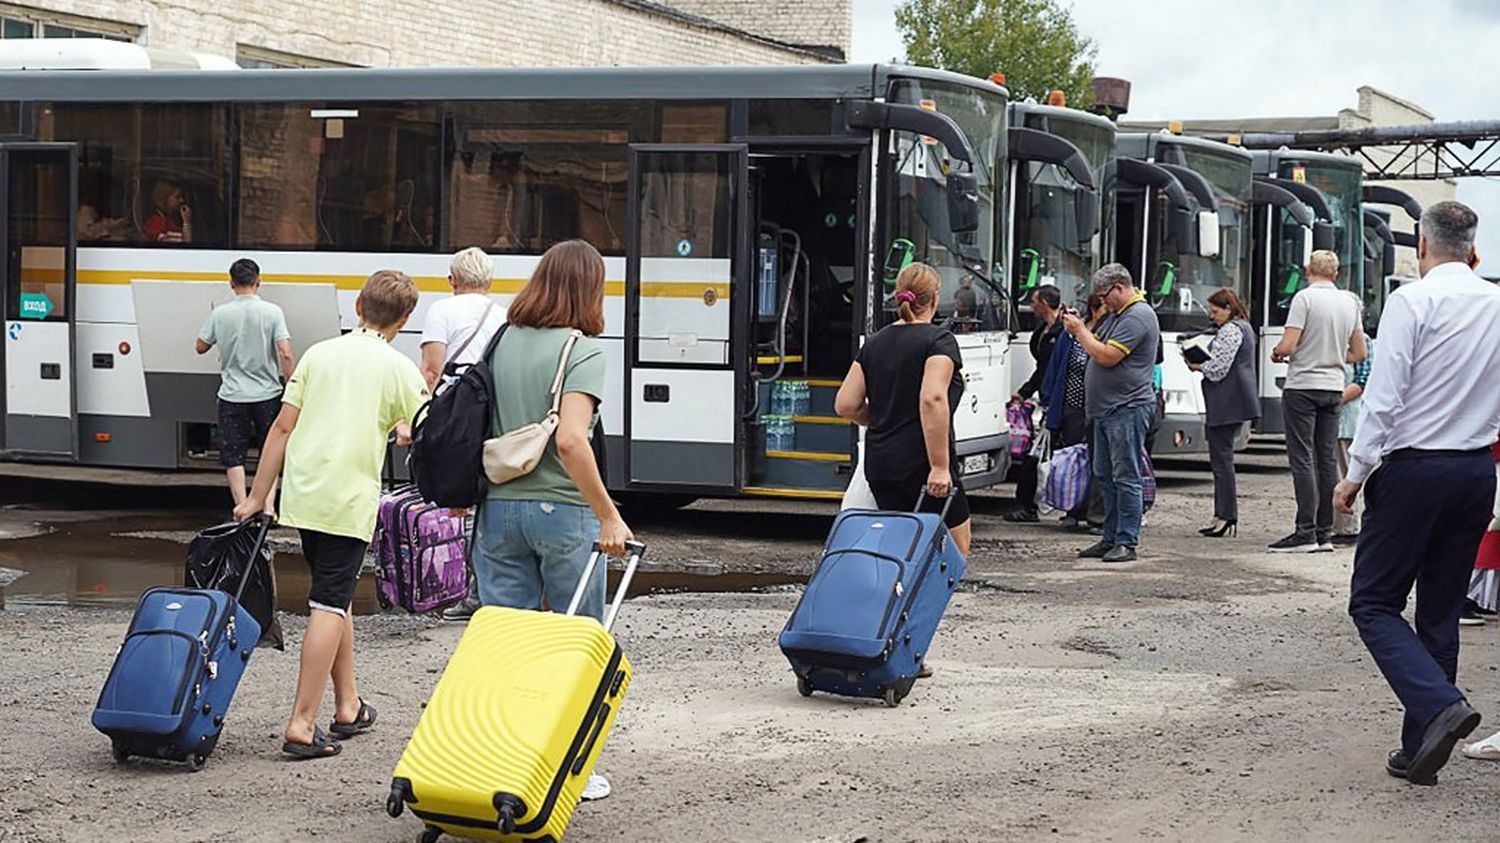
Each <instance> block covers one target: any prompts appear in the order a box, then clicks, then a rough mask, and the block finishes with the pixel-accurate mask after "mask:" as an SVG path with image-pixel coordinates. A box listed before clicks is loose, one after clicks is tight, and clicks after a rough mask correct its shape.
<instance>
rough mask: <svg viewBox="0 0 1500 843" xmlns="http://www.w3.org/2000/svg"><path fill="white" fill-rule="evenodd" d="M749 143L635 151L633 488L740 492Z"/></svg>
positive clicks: (629, 271)
mask: <svg viewBox="0 0 1500 843" xmlns="http://www.w3.org/2000/svg"><path fill="white" fill-rule="evenodd" d="M747 166H748V148H747V147H746V146H745V145H743V144H703V145H680V144H636V145H632V146H631V148H630V206H629V207H630V220H629V226H630V230H629V234H628V237H627V241H626V264H625V301H626V316H627V318H626V335H625V344H626V354H625V359H626V362H627V369H628V371H627V372H626V373H625V374H626V379H625V394H626V396H627V399H626V402H627V406H626V409H627V413H626V420H625V426H626V429H625V435H626V437H627V441H628V443H629V444H628V449H627V452H626V470H627V474H628V476H629V478H630V483H631V484H632V485H637V486H643V487H653V486H656V487H665V488H666V489H671V488H673V487H675V488H679V489H683V490H689V489H692V490H695V491H699V492H707V491H713V490H722V491H737V490H738V489H739V488H740V486H741V485H742V482H743V480H742V476H741V474H742V468H741V460H740V459H739V454H741V453H742V451H743V447H744V442H743V441H742V439H743V437H744V428H743V425H742V424H741V422H740V419H741V414H742V412H743V408H742V407H741V404H742V403H743V398H742V396H743V395H744V393H745V382H746V378H748V377H749V369H748V367H749V346H748V344H747V343H748V337H747V332H746V330H745V328H746V324H745V323H747V320H748V315H749V311H748V309H747V308H748V307H749V296H748V293H749V290H750V287H749V277H748V274H749V271H750V264H751V261H750V260H749V256H750V254H751V251H750V250H751V248H752V244H751V242H750V239H749V234H748V233H747V232H748V231H749V228H750V226H749V225H748V222H747V221H748V219H749V217H748V208H747V191H746V178H747V169H746V168H747Z"/></svg>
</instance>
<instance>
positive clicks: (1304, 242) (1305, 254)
mask: <svg viewBox="0 0 1500 843" xmlns="http://www.w3.org/2000/svg"><path fill="white" fill-rule="evenodd" d="M1297 240H1298V243H1299V245H1298V247H1297V248H1296V249H1294V250H1293V254H1300V255H1302V260H1301V262H1299V263H1298V264H1297V265H1298V266H1307V265H1308V264H1309V263H1312V253H1313V230H1312V229H1311V228H1308V227H1307V226H1305V225H1299V226H1297Z"/></svg>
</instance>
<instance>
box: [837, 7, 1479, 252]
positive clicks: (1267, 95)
mask: <svg viewBox="0 0 1500 843" xmlns="http://www.w3.org/2000/svg"><path fill="white" fill-rule="evenodd" d="M896 5H897V0H854V44H853V49H852V50H851V53H850V60H851V61H854V62H875V61H887V60H890V59H892V58H900V57H901V56H902V55H903V50H902V46H901V39H900V37H899V36H898V35H897V34H896V27H895V17H894V10H895V7H896ZM1064 5H1071V7H1072V9H1073V14H1074V19H1075V20H1076V21H1077V22H1078V26H1079V29H1080V30H1082V32H1083V33H1084V34H1085V35H1088V36H1089V37H1091V38H1093V39H1094V41H1095V42H1096V43H1097V44H1098V46H1099V54H1098V59H1097V63H1096V72H1097V73H1098V74H1099V75H1101V76H1119V77H1123V78H1125V79H1129V80H1130V81H1131V85H1132V90H1131V98H1130V115H1129V118H1128V119H1132V120H1149V119H1179V118H1180V119H1193V118H1209V117H1237V116H1278V117H1280V116H1314V115H1332V114H1337V113H1338V111H1339V110H1340V109H1342V108H1353V107H1355V106H1356V105H1357V104H1358V95H1357V94H1356V93H1355V89H1357V88H1358V87H1359V86H1361V85H1373V86H1375V87H1377V88H1380V89H1382V90H1385V91H1388V92H1390V93H1392V94H1395V95H1397V96H1399V97H1402V98H1404V99H1407V100H1410V101H1412V102H1414V103H1416V104H1418V105H1420V106H1422V107H1423V108H1426V109H1427V110H1428V111H1431V112H1432V113H1433V114H1434V115H1436V117H1437V119H1438V120H1480V119H1494V120H1500V0H1421V1H1420V2H1412V1H1411V0H1322V2H1319V3H1316V4H1314V3H1310V2H1307V0H1258V1H1257V2H1254V3H1244V2H1240V0H1236V2H1229V1H1228V0H1128V2H1125V1H1124V0H1073V2H1071V4H1070V3H1068V2H1067V0H1064ZM996 69H997V70H1002V71H1003V70H1004V68H996ZM1459 199H1460V200H1463V201H1466V202H1470V203H1471V204H1473V205H1474V207H1475V209H1476V210H1477V211H1479V213H1480V229H1481V232H1480V250H1481V253H1482V254H1483V255H1487V256H1488V257H1489V260H1488V261H1486V263H1487V264H1488V266H1486V267H1485V271H1486V272H1487V274H1493V273H1495V272H1496V271H1497V268H1496V266H1495V265H1496V264H1497V263H1500V184H1497V183H1495V181H1493V180H1484V179H1473V178H1470V179H1463V180H1460V182H1459Z"/></svg>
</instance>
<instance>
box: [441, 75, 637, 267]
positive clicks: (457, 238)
mask: <svg viewBox="0 0 1500 843" xmlns="http://www.w3.org/2000/svg"><path fill="white" fill-rule="evenodd" d="M450 109H451V111H452V113H453V115H454V118H453V127H454V128H453V131H454V137H453V143H452V147H453V159H452V161H451V162H450V164H449V195H450V197H451V200H450V201H451V202H452V206H451V212H450V213H449V215H448V219H449V226H448V229H447V239H448V246H449V248H453V249H456V248H459V247H461V246H466V245H474V244H478V245H480V246H482V247H484V248H485V249H487V250H489V251H492V252H501V253H507V252H508V253H512V254H517V253H518V254H541V253H542V252H544V251H546V249H547V248H548V247H550V246H552V245H553V244H555V243H558V242H561V241H563V240H568V239H571V238H575V237H576V238H582V239H584V240H587V241H588V242H590V243H592V244H594V246H596V247H597V248H598V249H599V251H600V252H602V253H604V254H606V255H623V254H624V253H625V234H626V231H627V224H626V220H627V208H628V196H627V194H628V187H629V173H628V172H627V167H628V161H629V152H628V150H629V144H630V143H631V142H633V141H634V142H639V141H645V140H650V139H652V138H651V137H650V136H649V134H648V132H649V131H650V127H651V125H652V114H651V111H650V109H649V108H648V107H647V106H646V105H645V104H643V103H639V102H634V101H613V102H587V101H586V102H546V101H526V100H519V101H514V102H490V103H453V104H451V106H450Z"/></svg>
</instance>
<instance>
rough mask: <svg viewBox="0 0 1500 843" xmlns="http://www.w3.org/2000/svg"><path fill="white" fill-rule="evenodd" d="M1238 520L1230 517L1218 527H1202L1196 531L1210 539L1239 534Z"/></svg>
mask: <svg viewBox="0 0 1500 843" xmlns="http://www.w3.org/2000/svg"><path fill="white" fill-rule="evenodd" d="M1239 523H1240V522H1239V520H1238V519H1235V518H1231V519H1229V520H1228V521H1225V522H1224V523H1223V524H1220V525H1219V526H1218V527H1204V528H1203V529H1201V530H1199V531H1198V535H1200V536H1207V537H1208V538H1211V539H1222V538H1224V536H1226V535H1229V536H1238V535H1239V534H1240V528H1239Z"/></svg>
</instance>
